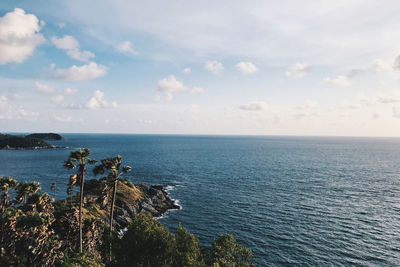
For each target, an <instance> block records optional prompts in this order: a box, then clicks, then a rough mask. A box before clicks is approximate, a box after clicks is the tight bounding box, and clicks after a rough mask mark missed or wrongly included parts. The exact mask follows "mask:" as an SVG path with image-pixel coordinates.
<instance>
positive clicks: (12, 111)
mask: <svg viewBox="0 0 400 267" xmlns="http://www.w3.org/2000/svg"><path fill="white" fill-rule="evenodd" d="M39 115H40V114H39V113H38V112H34V111H29V110H26V109H25V108H24V107H15V106H14V105H13V104H12V103H11V102H10V101H9V99H8V98H7V97H6V96H4V95H0V120H26V121H36V120H37V119H38V117H39Z"/></svg>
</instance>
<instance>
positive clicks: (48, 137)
mask: <svg viewBox="0 0 400 267" xmlns="http://www.w3.org/2000/svg"><path fill="white" fill-rule="evenodd" d="M25 137H28V138H37V139H43V140H62V139H63V137H62V136H61V135H59V134H56V133H33V134H28V135H27V136H25Z"/></svg>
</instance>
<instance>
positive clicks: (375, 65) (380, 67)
mask: <svg viewBox="0 0 400 267" xmlns="http://www.w3.org/2000/svg"><path fill="white" fill-rule="evenodd" d="M388 69H389V66H388V64H387V63H386V62H385V61H383V60H382V59H377V60H375V61H374V62H372V64H371V65H370V66H368V67H366V68H356V69H351V70H350V71H349V72H348V73H347V75H346V76H347V78H354V77H356V76H360V75H366V74H371V73H379V72H383V71H385V70H388Z"/></svg>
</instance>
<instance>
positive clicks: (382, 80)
mask: <svg viewBox="0 0 400 267" xmlns="http://www.w3.org/2000/svg"><path fill="white" fill-rule="evenodd" d="M398 14H400V4H399V2H398V1H397V0H386V1H377V0H376V1H375V0H374V1H372V0H336V1H328V0H326V1H323V0H320V1H315V0H307V1H306V0H298V1H291V0H280V1H269V0H263V1H252V0H250V1H235V0H219V1H209V0H202V1H191V0H171V1H161V0H159V1H154V0H147V1H136V0H135V1H122V0H114V1H107V0H96V1H85V0H79V1H78V0H60V1H49V0H47V1H44V0H35V1H32V0H30V1H19V0H2V1H1V4H0V132H60V133H67V132H68V133H73V132H75V133H137V134H142V133H146V134H217V135H225V134H234V135H313V136H315V135H316V136H394V137H400V31H399V29H400V16H399V15H398Z"/></svg>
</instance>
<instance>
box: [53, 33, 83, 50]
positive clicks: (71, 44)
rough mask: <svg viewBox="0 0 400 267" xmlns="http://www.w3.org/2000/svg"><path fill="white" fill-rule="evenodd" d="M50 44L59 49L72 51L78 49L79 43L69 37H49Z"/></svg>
mask: <svg viewBox="0 0 400 267" xmlns="http://www.w3.org/2000/svg"><path fill="white" fill-rule="evenodd" d="M51 42H52V43H53V44H54V45H55V46H56V47H57V48H59V49H63V50H74V49H78V48H79V42H78V41H77V40H76V39H75V38H74V37H73V36H70V35H65V36H63V37H61V38H57V37H56V36H53V37H51Z"/></svg>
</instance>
